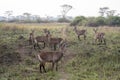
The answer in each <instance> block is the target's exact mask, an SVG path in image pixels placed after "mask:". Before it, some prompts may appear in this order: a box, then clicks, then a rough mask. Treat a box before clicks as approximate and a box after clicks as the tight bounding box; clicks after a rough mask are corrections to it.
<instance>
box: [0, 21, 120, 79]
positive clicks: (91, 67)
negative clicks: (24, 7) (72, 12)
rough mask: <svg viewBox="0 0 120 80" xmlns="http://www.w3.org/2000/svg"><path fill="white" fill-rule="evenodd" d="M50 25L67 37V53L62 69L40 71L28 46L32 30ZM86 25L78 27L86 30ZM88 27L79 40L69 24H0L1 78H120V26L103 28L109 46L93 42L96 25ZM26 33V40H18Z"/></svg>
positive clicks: (39, 31)
mask: <svg viewBox="0 0 120 80" xmlns="http://www.w3.org/2000/svg"><path fill="white" fill-rule="evenodd" d="M44 28H47V29H49V30H50V32H51V33H52V36H54V37H62V38H64V39H66V40H67V43H68V44H67V52H66V53H65V57H64V58H63V59H62V61H63V62H62V61H60V62H59V71H57V72H56V71H53V72H52V71H50V67H51V64H49V63H48V64H47V66H46V69H47V71H48V72H47V73H44V74H41V73H39V62H38V60H37V58H36V56H35V55H36V54H37V53H38V52H37V51H35V50H34V49H32V46H29V45H28V37H29V33H30V32H31V29H34V30H35V35H36V36H37V35H43V29H44ZM83 28H84V27H79V29H83ZM85 28H86V29H87V39H86V40H83V38H82V37H81V39H82V40H81V41H78V39H77V36H76V34H75V32H74V31H73V28H72V27H68V24H57V23H49V24H18V23H0V80H60V79H66V80H120V45H119V44H120V32H119V31H120V28H119V27H114V28H113V27H100V28H99V30H100V31H102V32H105V34H106V41H107V44H106V45H96V44H94V41H93V36H94V32H93V31H92V29H93V27H85ZM20 36H23V37H24V38H23V39H19V37H20Z"/></svg>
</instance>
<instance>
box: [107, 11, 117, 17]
mask: <svg viewBox="0 0 120 80" xmlns="http://www.w3.org/2000/svg"><path fill="white" fill-rule="evenodd" d="M115 12H116V10H110V11H107V13H106V14H107V16H108V17H109V16H114V14H115Z"/></svg>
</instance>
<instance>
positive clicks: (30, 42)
mask: <svg viewBox="0 0 120 80" xmlns="http://www.w3.org/2000/svg"><path fill="white" fill-rule="evenodd" d="M31 31H32V32H31V33H30V34H29V44H30V45H32V44H33V43H34V30H31Z"/></svg>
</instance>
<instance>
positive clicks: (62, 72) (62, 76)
mask: <svg viewBox="0 0 120 80" xmlns="http://www.w3.org/2000/svg"><path fill="white" fill-rule="evenodd" d="M73 57H75V54H74V53H73V52H72V51H70V50H67V52H66V53H65V54H64V58H63V61H62V68H61V70H60V72H59V75H60V79H59V80H70V79H69V78H70V76H71V75H70V73H68V72H67V71H66V70H65V67H66V64H67V63H68V62H69V61H70V60H71V59H72V58H73Z"/></svg>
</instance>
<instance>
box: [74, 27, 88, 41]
mask: <svg viewBox="0 0 120 80" xmlns="http://www.w3.org/2000/svg"><path fill="white" fill-rule="evenodd" d="M74 31H75V33H76V34H77V36H78V40H80V36H82V35H83V36H84V40H85V39H86V30H85V29H82V30H77V27H76V26H74Z"/></svg>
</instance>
